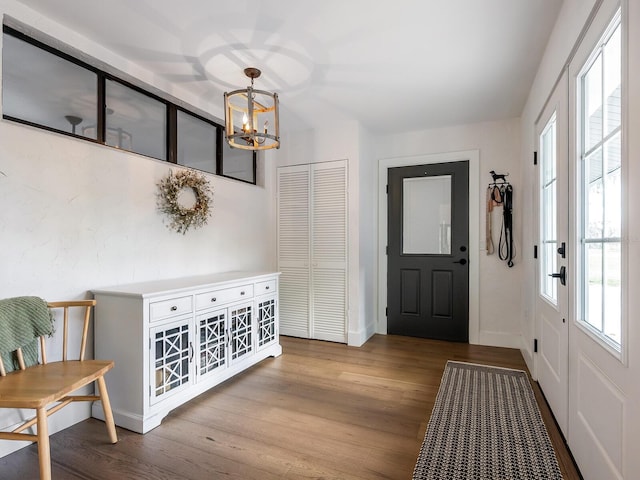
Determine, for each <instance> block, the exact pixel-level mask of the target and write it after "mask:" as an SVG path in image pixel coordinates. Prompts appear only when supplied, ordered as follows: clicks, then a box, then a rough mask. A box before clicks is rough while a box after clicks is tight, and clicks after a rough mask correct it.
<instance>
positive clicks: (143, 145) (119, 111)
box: [105, 80, 167, 160]
mask: <svg viewBox="0 0 640 480" xmlns="http://www.w3.org/2000/svg"><path fill="white" fill-rule="evenodd" d="M105 87H106V94H105V99H106V105H107V109H106V132H105V144H107V145H109V146H111V147H116V148H122V149H124V150H129V151H131V152H135V153H140V154H142V155H147V156H148V157H153V158H158V159H160V160H166V159H167V106H166V105H165V104H164V103H162V102H160V101H158V100H156V99H155V98H152V97H150V96H148V95H145V94H144V93H141V92H138V91H136V90H134V89H132V88H129V87H127V86H125V85H122V84H121V83H119V82H116V81H113V80H106V84H105Z"/></svg>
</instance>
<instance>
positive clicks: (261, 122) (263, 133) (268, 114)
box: [224, 67, 280, 150]
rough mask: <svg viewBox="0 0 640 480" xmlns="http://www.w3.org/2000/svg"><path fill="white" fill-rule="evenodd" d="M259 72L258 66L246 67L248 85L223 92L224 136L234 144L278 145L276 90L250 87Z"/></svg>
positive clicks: (265, 147)
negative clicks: (240, 88)
mask: <svg viewBox="0 0 640 480" xmlns="http://www.w3.org/2000/svg"><path fill="white" fill-rule="evenodd" d="M260 73H261V72H260V70H258V69H257V68H253V67H249V68H245V69H244V74H245V75H246V76H247V77H249V78H250V79H251V86H249V87H247V88H245V89H243V90H234V91H233V92H229V93H225V94H224V114H225V137H226V138H227V142H228V143H229V145H230V146H231V147H233V148H241V149H243V150H269V149H271V148H280V123H279V119H278V94H277V93H271V92H267V91H265V90H256V89H254V88H253V81H254V80H255V79H256V78H258V77H259V76H260Z"/></svg>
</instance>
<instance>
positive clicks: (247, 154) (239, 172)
mask: <svg viewBox="0 0 640 480" xmlns="http://www.w3.org/2000/svg"><path fill="white" fill-rule="evenodd" d="M254 171H255V157H254V153H253V152H252V151H251V150H241V149H238V148H231V147H230V146H229V144H228V143H227V142H224V148H223V151H222V172H220V173H221V174H222V175H224V176H225V177H231V178H236V179H238V180H242V181H244V182H249V183H256V177H255V174H254Z"/></svg>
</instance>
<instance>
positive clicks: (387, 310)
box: [384, 307, 389, 317]
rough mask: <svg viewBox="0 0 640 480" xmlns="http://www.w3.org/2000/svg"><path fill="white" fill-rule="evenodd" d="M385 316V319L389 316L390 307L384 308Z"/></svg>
mask: <svg viewBox="0 0 640 480" xmlns="http://www.w3.org/2000/svg"><path fill="white" fill-rule="evenodd" d="M384 316H385V317H388V316H389V307H384Z"/></svg>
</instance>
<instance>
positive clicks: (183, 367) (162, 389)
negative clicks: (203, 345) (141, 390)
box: [151, 318, 193, 403]
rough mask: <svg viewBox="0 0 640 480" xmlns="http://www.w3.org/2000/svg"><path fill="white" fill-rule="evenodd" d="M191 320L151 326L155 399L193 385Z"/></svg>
mask: <svg viewBox="0 0 640 480" xmlns="http://www.w3.org/2000/svg"><path fill="white" fill-rule="evenodd" d="M192 354H193V349H192V347H191V341H190V339H189V319H188V318H187V319H184V320H181V321H179V322H174V323H171V324H170V325H165V326H160V327H155V328H152V329H151V359H152V360H153V362H152V363H151V365H152V371H151V402H152V403H153V402H156V401H160V400H162V399H163V398H165V397H167V396H169V395H170V394H173V393H176V392H178V391H180V390H182V389H183V388H184V387H187V386H188V385H189V380H190V379H189V375H190V368H189V362H190V357H191V355H192Z"/></svg>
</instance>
